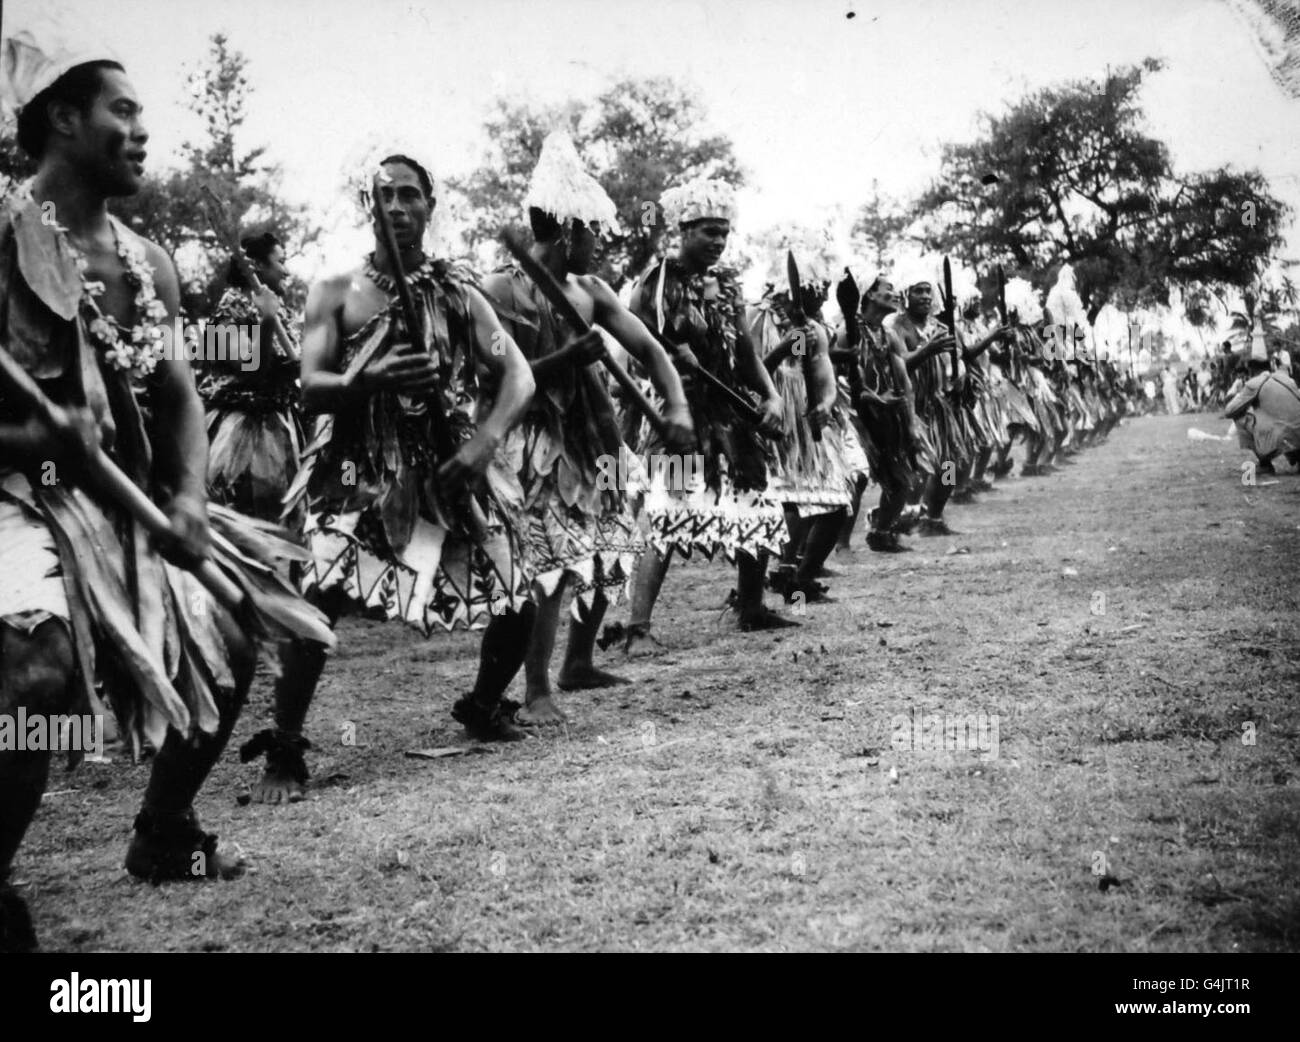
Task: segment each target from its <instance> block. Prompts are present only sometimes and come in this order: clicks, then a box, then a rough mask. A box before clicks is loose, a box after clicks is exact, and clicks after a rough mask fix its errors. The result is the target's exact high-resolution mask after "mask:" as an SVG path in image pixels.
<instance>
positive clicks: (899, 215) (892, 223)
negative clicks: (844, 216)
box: [849, 178, 912, 268]
mask: <svg viewBox="0 0 1300 1042" xmlns="http://www.w3.org/2000/svg"><path fill="white" fill-rule="evenodd" d="M911 223H912V217H911V215H910V214H909V213H908V212H907V208H906V207H905V206H904V205H903V204H902V203H900V202H899V201H898V200H897V199H894V198H892V197H890V196H882V195H881V194H880V182H879V181H877V180H875V179H874V178H873V179H872V181H871V198H870V199H868V200H867V201H866V202H865V203H864V204H863V205H862V208H861V209H860V210H859V211H858V216H857V219H856V220H855V221H854V222H853V227H852V228H851V229H850V230H849V238H850V240H851V241H852V243H853V249H854V252H855V253H856V254H860V255H861V256H862V257H863V258H864V259H865V260H866V261H867V262H868V263H871V264H874V265H876V267H877V268H879V267H882V266H883V265H884V263H885V258H886V257H887V256H888V255H889V253H890V252H891V251H892V250H893V249H894V247H895V246H896V245H897V244H898V242H899V240H900V239H902V238H903V233H904V231H905V230H906V229H907V226H908V225H909V224H911Z"/></svg>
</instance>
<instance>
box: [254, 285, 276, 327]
mask: <svg viewBox="0 0 1300 1042" xmlns="http://www.w3.org/2000/svg"><path fill="white" fill-rule="evenodd" d="M253 302H254V303H255V304H256V305H257V310H258V313H259V314H260V315H261V316H262V321H263V322H265V321H267V320H268V319H272V318H275V316H276V315H278V314H279V313H280V298H279V297H278V296H276V293H275V290H273V289H271V288H270V287H269V286H263V287H262V288H261V290H260V291H258V292H257V293H254V294H253Z"/></svg>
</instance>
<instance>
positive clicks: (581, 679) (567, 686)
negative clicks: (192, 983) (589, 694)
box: [556, 589, 628, 691]
mask: <svg viewBox="0 0 1300 1042" xmlns="http://www.w3.org/2000/svg"><path fill="white" fill-rule="evenodd" d="M608 608H609V599H608V598H607V597H606V596H605V591H604V590H600V589H598V590H596V593H595V596H594V597H593V598H592V601H591V607H590V608H585V607H583V606H582V605H581V604H579V605H578V618H577V619H570V620H569V645H568V647H567V648H566V649H565V653H564V665H563V666H561V667H560V676H559V678H558V679H557V681H556V685H557V686H558V687H559V689H560V690H561V691H586V690H590V689H592V688H601V687H614V686H616V685H618V684H626V683H627V682H628V681H627V678H626V677H620V676H615V675H614V674H613V673H607V672H605V670H603V669H597V668H596V666H595V664H594V663H593V662H592V658H593V656H594V655H595V653H596V634H597V633H599V632H600V624H601V621H602V620H603V619H604V618H605V612H606V611H607V610H608Z"/></svg>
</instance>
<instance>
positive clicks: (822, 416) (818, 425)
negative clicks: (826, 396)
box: [808, 402, 831, 431]
mask: <svg viewBox="0 0 1300 1042" xmlns="http://www.w3.org/2000/svg"><path fill="white" fill-rule="evenodd" d="M808 422H809V423H810V424H811V425H812V428H813V430H816V431H820V430H825V429H826V427H827V426H829V424H830V422H831V407H830V406H829V405H827V404H826V403H825V402H818V403H817V404H816V405H814V406H813V407H812V408H811V409H809V410H808Z"/></svg>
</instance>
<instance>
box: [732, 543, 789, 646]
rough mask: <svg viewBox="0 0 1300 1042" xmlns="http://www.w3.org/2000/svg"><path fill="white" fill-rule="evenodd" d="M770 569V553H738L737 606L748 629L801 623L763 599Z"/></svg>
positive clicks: (744, 627) (762, 628) (742, 622)
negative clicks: (777, 611) (779, 612)
mask: <svg viewBox="0 0 1300 1042" xmlns="http://www.w3.org/2000/svg"><path fill="white" fill-rule="evenodd" d="M766 570H767V553H766V551H763V552H760V553H759V555H758V556H757V557H754V556H751V555H750V554H747V553H745V552H744V551H740V552H738V553H737V554H736V601H737V603H736V607H737V610H738V612H739V615H740V628H741V629H742V630H744V631H750V630H769V629H784V628H786V627H789V626H797V625H799V624H798V623H797V622H791V621H790V620H789V619H783V618H781V616H779V615H777V614H776V612H773V611H770V610H768V608H767V606H766V605H765V604H764V603H763V573H764V572H765V571H766Z"/></svg>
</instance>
